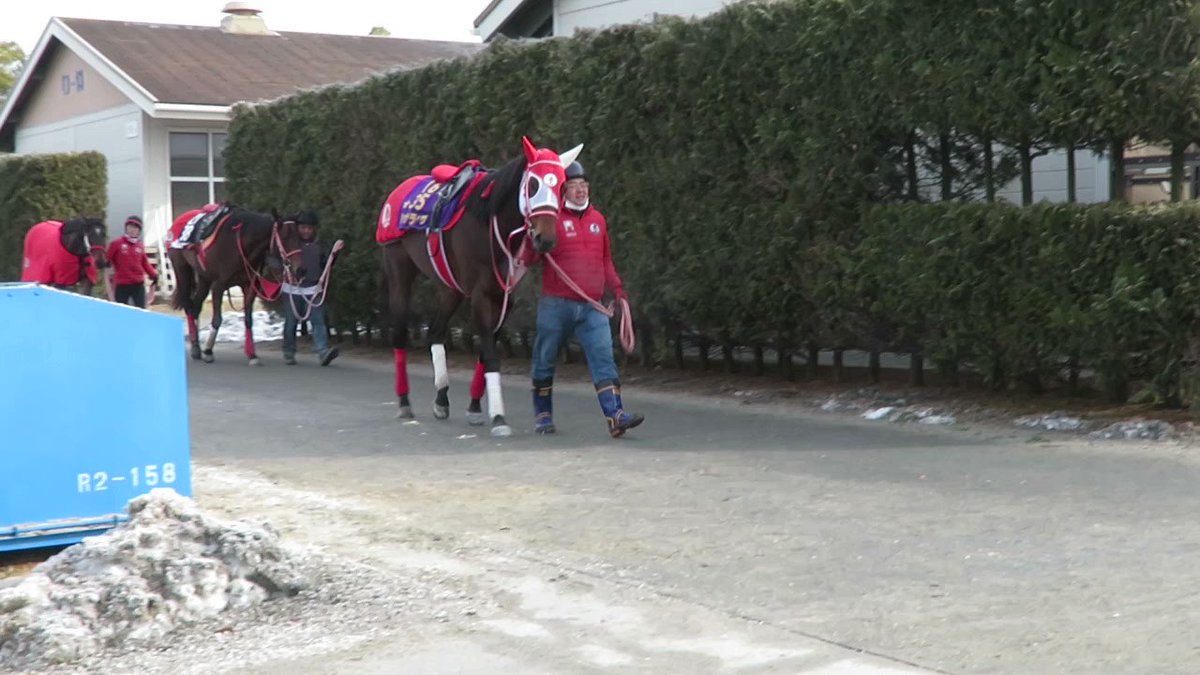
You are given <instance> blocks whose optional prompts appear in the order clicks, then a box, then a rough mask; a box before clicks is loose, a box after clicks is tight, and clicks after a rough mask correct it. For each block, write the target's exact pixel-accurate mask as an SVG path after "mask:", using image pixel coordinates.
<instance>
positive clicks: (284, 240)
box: [267, 209, 301, 276]
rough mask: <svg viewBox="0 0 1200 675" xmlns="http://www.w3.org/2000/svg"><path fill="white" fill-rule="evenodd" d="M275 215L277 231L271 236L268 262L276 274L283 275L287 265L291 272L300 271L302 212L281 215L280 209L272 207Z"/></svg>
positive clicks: (295, 273) (296, 272) (292, 273)
mask: <svg viewBox="0 0 1200 675" xmlns="http://www.w3.org/2000/svg"><path fill="white" fill-rule="evenodd" d="M271 215H273V216H274V217H275V233H274V234H273V235H272V237H271V249H270V251H271V253H270V255H268V256H267V264H268V266H270V267H271V269H272V271H273V272H275V273H276V274H278V275H280V276H283V268H284V266H285V265H286V266H287V271H288V273H289V274H291V275H293V276H295V275H297V274H298V273H299V270H300V265H301V260H300V243H301V239H300V226H299V224H298V221H299V219H300V213H299V212H297V213H294V214H292V215H289V216H281V215H279V211H277V210H275V209H271Z"/></svg>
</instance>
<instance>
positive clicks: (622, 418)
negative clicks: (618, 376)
mask: <svg viewBox="0 0 1200 675" xmlns="http://www.w3.org/2000/svg"><path fill="white" fill-rule="evenodd" d="M596 396H597V397H598V398H599V399H600V409H601V410H603V411H604V418H605V419H606V420H608V435H609V436H612V437H613V438H617V437H620V436H623V435H624V434H625V432H626V431H628V430H630V429H632V428H634V427H636V426H637V425H639V424H641V423H642V422H643V421H645V419H646V418H644V417H642V416H641V415H638V414H636V413H627V412H625V405H624V404H623V403H622V402H621V383H620V382H618V381H616V380H605V381H604V382H600V383H598V384H597V385H596Z"/></svg>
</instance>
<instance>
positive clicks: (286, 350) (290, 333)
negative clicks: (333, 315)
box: [283, 293, 329, 356]
mask: <svg viewBox="0 0 1200 675" xmlns="http://www.w3.org/2000/svg"><path fill="white" fill-rule="evenodd" d="M289 298H290V300H289ZM292 301H294V302H295V304H296V311H297V312H300V313H301V314H303V313H304V312H305V310H306V309H308V298H307V297H305V296H303V295H290V294H288V293H284V294H283V355H284V356H295V355H296V326H297V325H299V323H300V321H299V320H298V319H297V318H296V315H295V314H294V313H293V312H292ZM308 320H309V322H310V323H311V324H312V339H313V351H315V352H316V353H318V354H324V353H325V352H326V351H327V350H328V349H329V330H328V329H327V328H325V305H323V304H322V305H319V306H317V307H313V310H312V313H311V314H309V315H308Z"/></svg>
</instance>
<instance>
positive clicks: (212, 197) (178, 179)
mask: <svg viewBox="0 0 1200 675" xmlns="http://www.w3.org/2000/svg"><path fill="white" fill-rule="evenodd" d="M172 134H204V136H205V139H206V140H207V141H208V168H207V170H206V173H207V174H208V175H207V176H176V175H174V174H171V135H172ZM214 134H224V135H225V142H226V143H228V142H229V130H228V129H188V128H185V127H180V128H175V129H167V173H168V174H169V175H168V176H167V199H168V201H170V207H169V208H170V209H171V213H175V199H174V197H173V196H172V194H171V185H172V184H173V183H206V184H208V201H207V202H206V203H208V204H211V203H213V202H215V201H216V183H225V177H224V176H219V177H218V176H214V175H213V163H214V161H215V160H216V154H215V153H214V152H213V135H214Z"/></svg>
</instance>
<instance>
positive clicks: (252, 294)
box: [242, 284, 262, 366]
mask: <svg viewBox="0 0 1200 675" xmlns="http://www.w3.org/2000/svg"><path fill="white" fill-rule="evenodd" d="M257 297H258V292H257V291H255V290H254V285H253V284H248V285H246V286H242V299H243V301H244V302H245V307H243V308H242V325H243V326H245V327H246V338H245V341H244V344H243V346H242V351H244V352H245V354H246V359H248V362H249V364H250V365H252V366H261V365H262V361H259V360H258V352H257V351H255V349H254V300H255V299H256V298H257Z"/></svg>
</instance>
